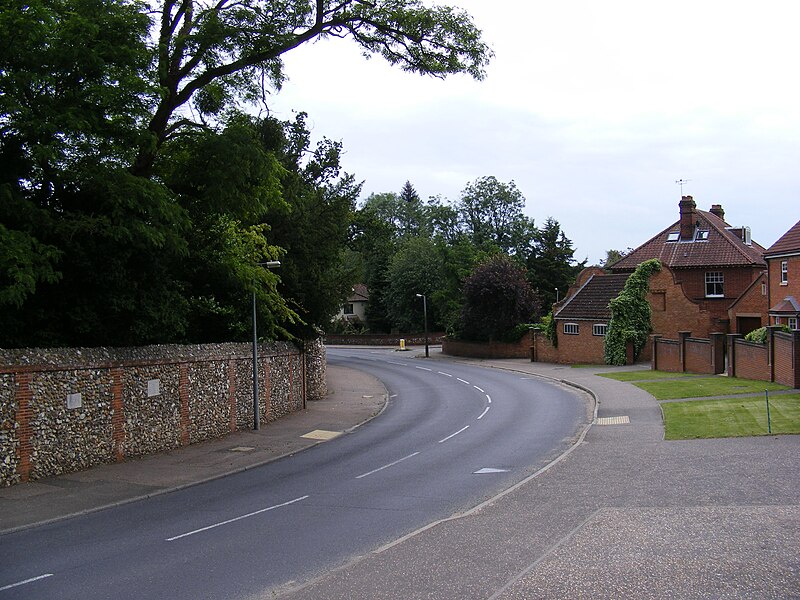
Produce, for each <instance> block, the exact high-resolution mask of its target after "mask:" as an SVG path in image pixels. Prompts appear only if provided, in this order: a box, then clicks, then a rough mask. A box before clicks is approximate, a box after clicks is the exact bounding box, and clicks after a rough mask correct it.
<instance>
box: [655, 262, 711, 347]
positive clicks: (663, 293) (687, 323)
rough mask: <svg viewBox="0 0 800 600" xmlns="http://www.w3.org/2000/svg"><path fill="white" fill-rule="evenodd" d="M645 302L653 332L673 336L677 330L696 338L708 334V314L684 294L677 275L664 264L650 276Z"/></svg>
mask: <svg viewBox="0 0 800 600" xmlns="http://www.w3.org/2000/svg"><path fill="white" fill-rule="evenodd" d="M648 301H649V302H650V308H651V310H652V317H651V318H652V322H653V333H654V334H658V335H661V336H664V337H666V338H670V339H677V338H678V332H679V331H691V332H692V336H693V337H699V338H704V337H708V334H709V333H711V326H710V319H711V315H710V313H709V312H708V311H706V310H703V308H702V307H701V306H700V305H699V304H698V303H696V302H692V301H691V300H690V299H689V298H687V297H686V295H685V294H684V293H683V288H682V287H681V285H680V280H679V279H678V275H677V274H675V273H674V272H673V271H672V270H670V269H669V268H668V267H664V268H662V270H661V272H660V273H656V274H655V275H653V276H652V277H651V278H650V294H649V295H648Z"/></svg>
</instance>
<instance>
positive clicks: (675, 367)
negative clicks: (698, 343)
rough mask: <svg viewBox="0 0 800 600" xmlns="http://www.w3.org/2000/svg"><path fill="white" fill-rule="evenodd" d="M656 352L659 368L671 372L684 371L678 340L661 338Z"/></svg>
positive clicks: (657, 367)
mask: <svg viewBox="0 0 800 600" xmlns="http://www.w3.org/2000/svg"><path fill="white" fill-rule="evenodd" d="M655 352H656V361H655V364H656V369H657V370H659V371H668V372H670V373H680V372H682V371H683V369H682V368H681V350H680V345H679V343H678V342H677V341H676V340H662V339H659V340H658V342H657V343H656V350H655Z"/></svg>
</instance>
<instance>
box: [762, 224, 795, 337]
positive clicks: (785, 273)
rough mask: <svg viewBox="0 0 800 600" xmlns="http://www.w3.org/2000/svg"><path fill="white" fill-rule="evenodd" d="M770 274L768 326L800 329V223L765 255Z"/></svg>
mask: <svg viewBox="0 0 800 600" xmlns="http://www.w3.org/2000/svg"><path fill="white" fill-rule="evenodd" d="M764 258H765V259H766V261H767V265H768V271H769V277H768V279H769V291H768V306H769V307H770V308H769V319H770V325H788V326H789V328H790V329H800V221H798V222H797V223H795V224H794V226H793V227H792V228H791V229H789V231H787V232H786V233H785V234H783V235H782V236H781V238H780V239H779V240H778V241H777V242H775V243H774V244H772V246H770V248H769V249H768V250H767V251H766V253H765V254H764Z"/></svg>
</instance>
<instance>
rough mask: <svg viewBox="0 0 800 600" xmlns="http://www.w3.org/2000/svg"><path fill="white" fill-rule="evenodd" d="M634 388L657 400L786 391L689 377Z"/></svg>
mask: <svg viewBox="0 0 800 600" xmlns="http://www.w3.org/2000/svg"><path fill="white" fill-rule="evenodd" d="M634 385H635V386H637V387H639V388H641V389H643V390H644V391H646V392H648V393H650V394H652V395H653V396H655V397H656V399H657V400H674V399H676V398H705V397H708V396H727V395H729V394H758V393H763V392H764V390H769V391H771V392H772V391H775V390H788V389H789V388H788V387H786V386H785V385H780V384H777V383H770V382H768V381H753V380H751V379H739V378H737V377H690V378H687V379H681V380H679V381H641V382H639V383H634Z"/></svg>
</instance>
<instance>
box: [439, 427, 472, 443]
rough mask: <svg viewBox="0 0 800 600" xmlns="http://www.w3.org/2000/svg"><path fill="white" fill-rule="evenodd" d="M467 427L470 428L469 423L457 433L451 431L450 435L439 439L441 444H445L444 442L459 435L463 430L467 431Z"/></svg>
mask: <svg viewBox="0 0 800 600" xmlns="http://www.w3.org/2000/svg"><path fill="white" fill-rule="evenodd" d="M467 429H469V425H467V426H466V427H462V428H461V429H459V430H458V431H456V432H455V433H451V434H450V435H448V436H447V437H446V438H444V439H443V440H439V443H440V444H443V443H444V442H446V441H447V440H449V439H450V438H454V437H456V436H457V435H458V434H459V433H463V432H465V431H466V430H467Z"/></svg>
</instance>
